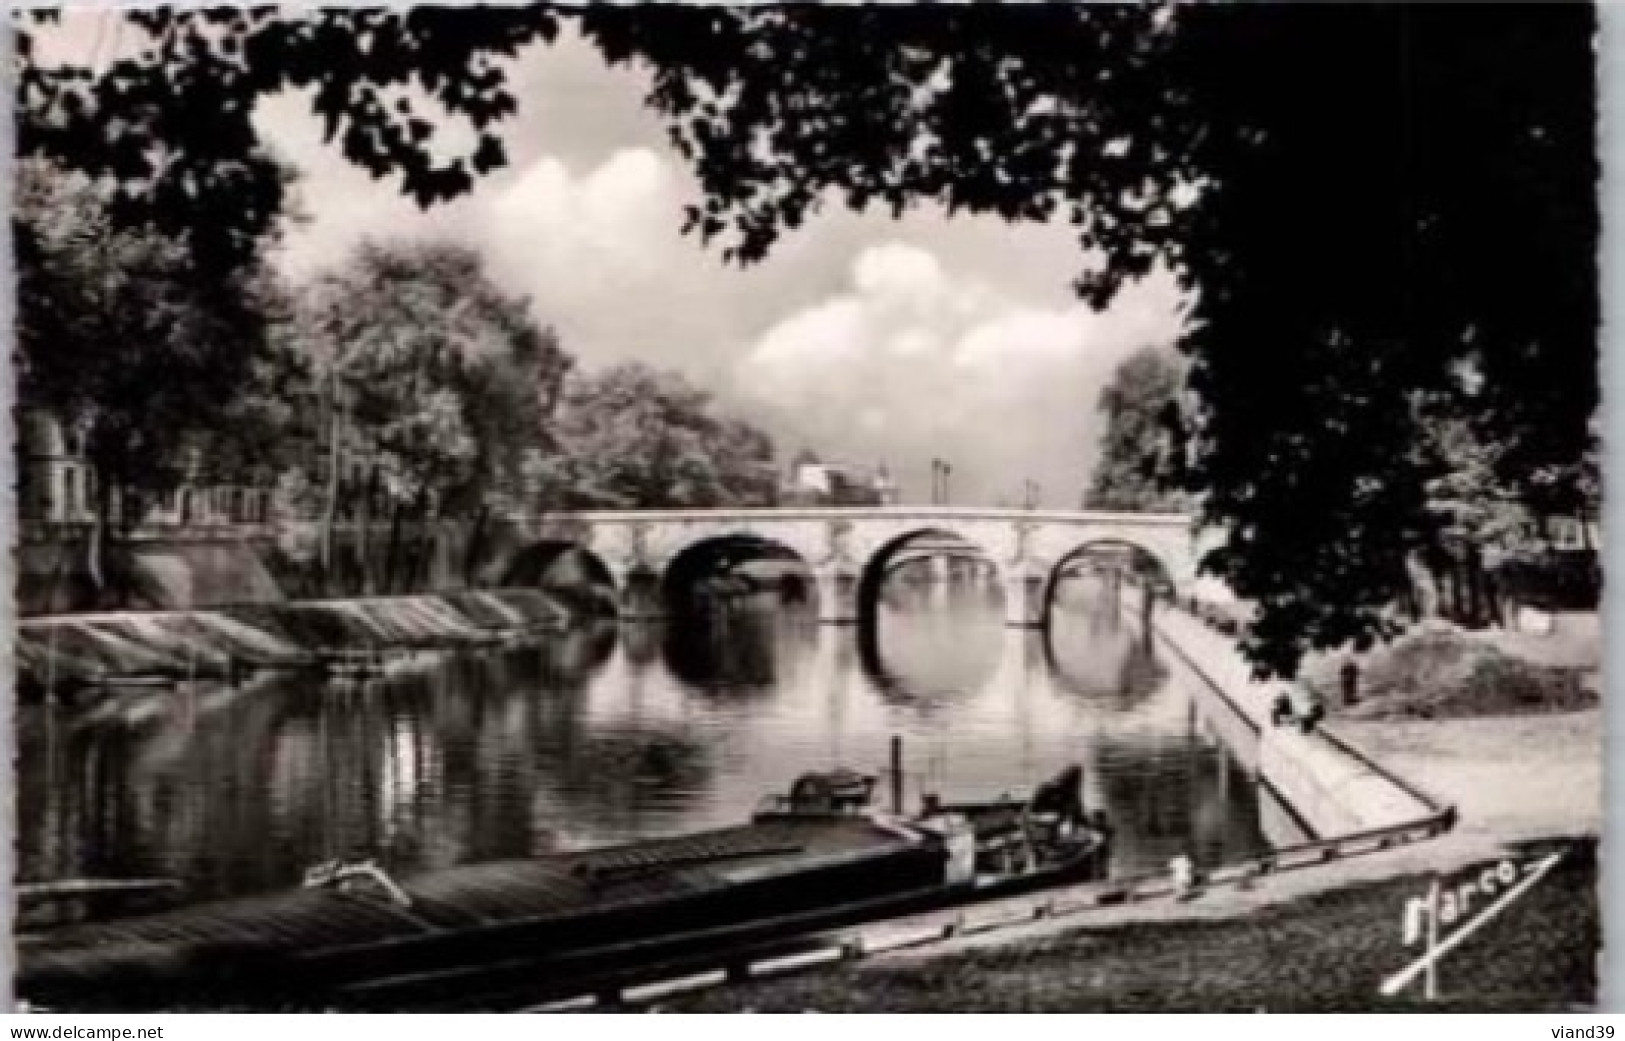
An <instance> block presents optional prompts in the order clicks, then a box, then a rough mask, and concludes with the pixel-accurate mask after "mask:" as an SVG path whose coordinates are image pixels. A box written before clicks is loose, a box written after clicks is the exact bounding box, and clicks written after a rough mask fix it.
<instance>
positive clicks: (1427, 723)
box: [1154, 609, 1604, 842]
mask: <svg viewBox="0 0 1625 1041" xmlns="http://www.w3.org/2000/svg"><path fill="white" fill-rule="evenodd" d="M1154 624H1155V627H1156V630H1157V633H1158V636H1159V637H1160V638H1161V639H1162V640H1163V641H1164V642H1165V644H1167V645H1169V646H1170V647H1171V650H1172V651H1173V652H1174V654H1173V657H1174V658H1175V659H1176V660H1183V661H1184V662H1185V663H1186V664H1187V665H1188V666H1194V667H1195V668H1197V669H1199V670H1200V671H1201V672H1203V673H1204V674H1205V675H1207V676H1208V677H1210V678H1211V679H1212V680H1213V681H1214V682H1215V683H1217V684H1219V685H1220V686H1221V687H1222V690H1223V691H1224V694H1225V697H1226V700H1227V701H1228V702H1229V703H1231V704H1233V705H1234V706H1235V707H1236V709H1237V710H1238V711H1240V712H1241V713H1243V714H1245V715H1246V716H1247V717H1248V718H1249V719H1251V720H1252V721H1253V723H1254V724H1255V725H1256V726H1258V727H1259V733H1260V735H1261V737H1262V736H1263V735H1269V737H1267V738H1265V739H1264V745H1263V746H1261V754H1260V769H1261V770H1266V769H1267V767H1268V766H1269V765H1270V764H1272V763H1273V764H1274V765H1275V766H1277V767H1279V766H1280V765H1281V764H1282V762H1283V760H1284V758H1286V757H1284V756H1282V755H1276V756H1274V757H1271V756H1268V755H1266V754H1264V751H1263V749H1264V748H1267V746H1268V744H1269V743H1270V742H1274V743H1276V744H1277V747H1278V748H1280V749H1282V750H1283V751H1287V750H1294V749H1296V750H1297V751H1302V750H1304V749H1305V748H1307V747H1308V746H1310V745H1312V744H1313V743H1314V741H1315V740H1316V739H1317V736H1316V735H1315V734H1311V735H1307V736H1305V735H1299V734H1297V733H1296V731H1295V730H1294V729H1293V728H1291V727H1271V726H1270V723H1269V719H1268V712H1269V706H1270V702H1271V701H1272V699H1273V696H1274V694H1275V692H1276V691H1278V690H1279V689H1281V688H1280V685H1278V684H1273V685H1272V684H1269V683H1261V682H1258V681H1255V680H1253V679H1252V678H1251V675H1250V673H1249V671H1248V669H1247V666H1246V664H1245V662H1243V660H1242V659H1241V656H1240V655H1239V654H1238V653H1236V650H1235V645H1234V641H1233V639H1232V638H1231V637H1229V636H1226V635H1225V634H1223V633H1222V632H1219V631H1216V630H1214V629H1213V628H1211V627H1209V626H1207V625H1205V624H1204V623H1203V622H1201V621H1200V620H1198V619H1196V618H1194V617H1193V616H1191V615H1189V614H1186V613H1184V612H1183V611H1179V610H1177V609H1176V610H1164V611H1159V612H1158V615H1157V618H1156V621H1155V623H1154ZM1338 711H1339V710H1338V708H1337V707H1335V706H1334V707H1333V710H1332V714H1331V716H1330V717H1329V718H1328V719H1327V720H1324V721H1322V722H1321V724H1320V725H1319V727H1317V732H1318V735H1319V737H1318V740H1320V741H1321V742H1322V743H1323V744H1328V745H1331V746H1333V747H1334V748H1340V749H1343V750H1345V751H1346V752H1347V753H1350V754H1352V756H1354V757H1355V758H1357V759H1359V760H1363V761H1365V762H1366V763H1369V764H1371V765H1372V767H1374V768H1377V769H1380V770H1381V771H1382V772H1384V773H1386V774H1387V775H1389V776H1390V777H1391V778H1393V779H1394V780H1395V783H1398V784H1403V785H1404V786H1406V787H1407V788H1409V789H1411V790H1413V791H1414V792H1416V793H1418V794H1421V795H1424V796H1425V797H1427V798H1429V799H1431V800H1433V801H1434V802H1436V803H1437V804H1440V805H1449V806H1452V807H1454V809H1455V811H1456V826H1455V828H1454V837H1455V838H1457V839H1460V840H1463V841H1469V842H1470V841H1473V840H1475V839H1487V840H1490V841H1493V842H1507V841H1518V840H1526V839H1539V838H1547V837H1551V836H1560V835H1597V834H1600V833H1601V828H1602V813H1603V803H1602V792H1603V734H1604V725H1603V719H1602V710H1601V709H1600V708H1587V709H1582V710H1579V711H1566V712H1548V713H1545V714H1518V715H1505V716H1478V717H1471V718H1454V719H1431V720H1417V719H1387V720H1359V719H1346V718H1341V717H1340V715H1339V714H1338ZM1316 762H1317V763H1318V762H1319V761H1318V760H1317V761H1316ZM1263 777H1264V780H1265V781H1266V782H1268V783H1271V784H1272V785H1274V784H1277V782H1278V781H1280V778H1279V777H1276V778H1272V777H1270V776H1269V774H1268V773H1267V772H1265V773H1264V774H1263ZM1513 777H1516V781H1515V782H1509V778H1513ZM1327 787H1328V789H1329V787H1330V786H1329V785H1328V786H1327ZM1350 796H1353V797H1354V798H1355V799H1357V800H1358V799H1363V797H1364V796H1363V791H1356V790H1355V789H1352V788H1348V789H1342V790H1341V792H1340V797H1343V798H1349V797H1350ZM1371 810H1373V811H1380V807H1379V806H1374V807H1372V808H1371ZM1349 812H1351V813H1359V812H1361V807H1359V806H1351V807H1350V810H1349ZM1367 812H1370V811H1367Z"/></svg>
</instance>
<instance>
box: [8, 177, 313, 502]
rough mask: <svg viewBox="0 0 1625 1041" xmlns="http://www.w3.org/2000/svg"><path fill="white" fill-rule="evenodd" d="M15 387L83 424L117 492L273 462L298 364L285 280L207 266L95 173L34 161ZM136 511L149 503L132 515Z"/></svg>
mask: <svg viewBox="0 0 1625 1041" xmlns="http://www.w3.org/2000/svg"><path fill="white" fill-rule="evenodd" d="M12 227H13V232H14V236H15V241H16V244H17V256H18V265H17V276H18V277H17V302H18V312H17V327H16V328H17V356H16V358H15V362H16V366H15V369H16V372H17V377H18V381H17V395H18V401H19V403H21V404H22V405H24V406H25V407H27V406H32V407H39V408H43V409H46V410H49V411H50V412H51V413H52V414H54V415H55V416H56V417H57V418H58V419H60V420H61V421H63V422H64V423H65V424H67V425H68V426H79V427H81V428H82V429H83V430H84V432H85V454H86V457H87V459H88V461H89V462H90V463H91V465H92V466H93V467H94V469H95V472H96V474H97V477H98V488H99V490H100V491H101V493H102V494H103V496H104V501H103V503H102V506H103V508H102V509H101V510H100V511H98V515H99V516H102V517H105V516H107V513H108V511H107V509H106V505H107V499H106V497H107V496H110V495H111V494H112V493H113V492H114V491H115V490H122V491H124V492H126V493H130V494H131V496H132V504H133V503H134V501H136V500H137V499H144V500H146V501H148V502H150V501H151V499H152V497H153V496H154V495H155V494H158V493H162V492H164V491H167V490H169V489H171V488H174V487H175V486H176V485H178V484H179V483H180V482H181V481H182V480H183V479H184V478H185V477H187V476H188V473H187V471H188V468H189V467H190V466H191V465H192V464H193V462H194V460H193V458H191V455H192V454H193V453H189V452H187V451H185V449H192V450H195V455H196V456H197V457H198V458H199V459H201V460H205V461H207V462H208V463H210V464H211V465H219V464H220V463H221V462H222V461H229V460H237V461H240V462H244V463H247V462H248V461H250V460H252V461H253V463H254V464H256V465H260V466H271V465H275V463H276V461H277V460H276V457H275V455H274V453H273V452H272V450H271V448H270V445H271V444H272V443H273V442H275V441H276V440H277V434H278V433H279V432H280V431H281V429H282V425H283V424H284V423H285V422H286V421H287V419H288V414H287V405H286V403H285V400H284V399H283V398H282V391H283V389H284V387H285V384H286V382H287V381H288V380H289V379H290V378H291V377H294V376H296V374H297V365H296V364H295V362H294V359H292V358H291V356H290V355H289V354H288V353H287V352H286V351H285V350H282V349H281V345H280V344H278V343H277V342H276V341H275V340H274V338H273V337H272V336H271V335H270V334H269V329H270V327H271V325H272V323H274V322H275V321H277V320H278V317H279V316H280V315H281V314H282V313H283V312H284V310H285V307H286V298H285V296H284V294H283V293H282V291H281V287H280V285H279V284H278V283H277V282H276V281H275V279H274V278H273V277H272V276H271V275H270V274H269V272H268V271H267V270H266V269H265V268H264V267H263V265H262V264H260V263H259V262H257V261H256V262H255V263H254V264H252V265H244V266H241V267H239V268H236V269H233V270H232V271H229V272H218V271H207V270H200V269H199V268H198V267H197V265H196V264H195V263H194V258H193V257H192V255H191V253H190V251H189V250H188V249H187V248H186V247H185V245H184V244H183V243H182V242H180V241H178V240H177V239H175V238H174V237H171V236H167V235H164V234H162V233H161V232H158V231H156V230H154V229H151V228H142V227H135V228H129V227H123V226H121V225H119V224H118V223H116V222H115V221H114V220H112V219H111V218H110V216H109V213H108V205H107V198H106V196H105V194H104V193H103V192H102V191H101V190H100V189H99V187H98V186H96V185H93V184H91V183H89V182H88V181H86V180H85V179H84V178H83V177H80V176H72V175H67V174H64V173H63V172H62V171H59V170H56V169H54V168H52V167H50V166H48V165H46V164H43V163H39V162H32V163H28V164H25V165H23V166H22V167H21V169H20V171H19V179H18V186H17V197H16V204H15V207H14V210H13V215H12ZM136 519H138V517H137V511H136V510H133V509H132V510H129V511H126V513H125V520H127V521H134V520H136Z"/></svg>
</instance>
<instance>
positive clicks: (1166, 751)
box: [18, 585, 1263, 895]
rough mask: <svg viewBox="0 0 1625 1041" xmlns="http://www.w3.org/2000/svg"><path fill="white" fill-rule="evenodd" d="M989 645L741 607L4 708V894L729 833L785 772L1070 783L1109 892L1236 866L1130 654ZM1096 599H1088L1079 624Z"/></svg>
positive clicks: (1165, 695) (1237, 795) (1103, 633)
mask: <svg viewBox="0 0 1625 1041" xmlns="http://www.w3.org/2000/svg"><path fill="white" fill-rule="evenodd" d="M1066 593H1067V595H1066V596H1065V597H1063V598H1061V600H1060V603H1059V606H1058V611H1057V615H1056V621H1055V624H1054V626H1053V627H1052V631H1051V632H1050V634H1049V635H1048V637H1045V636H1043V635H1040V634H1037V633H1029V632H1024V631H1021V630H1009V629H1006V628H1005V627H1004V626H1003V624H1002V615H1001V612H1000V610H999V605H998V603H997V600H996V599H991V600H990V598H989V596H988V595H987V590H986V589H985V588H982V587H979V586H974V585H968V586H966V587H964V588H950V589H947V590H939V591H935V592H929V593H927V594H925V595H924V596H923V598H922V599H919V600H916V599H912V598H911V599H909V600H908V601H907V602H902V603H894V604H893V605H892V606H886V605H883V606H882V607H881V608H880V610H879V616H878V620H877V624H876V626H875V627H874V629H873V630H872V631H870V632H869V633H868V634H867V635H865V634H863V633H860V632H858V631H855V630H854V629H853V628H841V627H828V626H819V625H817V624H815V622H814V620H813V617H812V615H811V614H810V612H809V611H807V610H805V609H783V608H781V607H779V606H776V605H775V604H774V603H773V602H772V601H771V600H766V601H760V602H758V600H759V598H752V600H751V602H750V603H748V604H744V605H741V606H740V607H739V608H738V609H736V610H732V611H730V612H728V613H727V614H726V616H725V617H714V618H711V619H709V620H696V619H690V620H689V621H687V622H686V623H683V624H680V625H666V626H659V625H647V626H635V625H627V626H624V627H620V628H619V629H617V628H616V627H615V626H613V625H609V626H601V627H596V628H592V629H588V630H583V631H580V632H576V633H572V634H570V635H568V636H565V637H561V638H557V639H553V640H549V641H547V642H545V643H541V644H537V645H532V646H526V647H523V648H516V649H513V650H511V651H507V652H503V653H496V654H483V655H469V656H463V657H455V658H450V659H446V660H443V661H440V662H438V663H425V665H424V666H423V667H422V668H421V669H419V670H417V671H414V672H412V673H409V674H406V675H398V676H393V677H390V678H388V679H386V680H383V681H379V682H374V683H368V684H365V685H362V686H360V687H353V688H349V689H343V688H337V687H331V686H324V685H321V684H317V683H314V682H312V681H309V680H305V679H298V678H293V677H280V678H273V679H262V680H259V681H256V682H255V683H254V684H251V685H248V686H245V687H243V688H240V689H237V690H230V689H225V688H215V689H205V690H199V691H197V692H195V694H194V695H192V696H181V695H174V694H166V695H152V696H143V697H140V698H133V699H127V700H125V701H122V702H118V703H107V704H105V705H103V706H102V707H100V708H99V709H97V710H96V711H95V712H87V713H80V714H78V715H75V714H73V713H71V712H68V711H66V710H51V711H47V710H45V709H43V708H24V709H21V710H19V734H20V738H21V753H22V755H21V760H20V764H19V767H20V768H19V781H20V793H19V794H20V800H19V814H20V823H21V834H20V841H19V845H18V851H19V855H20V865H21V874H22V877H24V878H26V879H45V878H62V877H70V876H81V875H102V876H151V875H161V876H170V877H178V878H181V879H184V880H185V881H186V882H187V883H188V885H189V886H190V887H191V889H192V891H193V892H194V893H196V894H198V895H221V894H227V893H239V892H251V891H257V890H264V889H269V888H274V887H278V886H283V885H288V884H290V883H292V882H294V881H296V880H297V879H298V877H299V876H300V874H301V873H302V871H303V869H304V868H305V867H306V866H307V865H309V864H311V863H313V862H315V861H318V860H321V859H324V858H328V857H333V856H341V855H350V856H358V855H365V856H376V857H378V858H379V859H380V860H381V861H382V862H384V863H385V864H386V865H387V866H388V867H389V868H390V869H391V870H395V871H400V872H409V871H412V870H417V869H424V868H434V867H440V866H446V865H450V864H454V863H460V862H467V861H472V860H481V859H488V858H494V857H507V856H521V855H527V854H532V853H536V852H541V851H544V850H551V849H558V848H569V847H577V846H581V845H588V844H596V843H604V842H614V841H621V840H625V839H630V838H635V837H641V836H647V835H656V834H671V833H675V832H681V831H686V830H692V829H696V828H702V827H709V826H719V825H725V824H731V823H735V822H737V821H739V820H741V819H743V818H745V817H746V816H748V814H749V813H750V811H751V808H752V807H753V806H754V804H755V802H756V800H757V799H758V797H759V796H760V795H761V794H762V793H764V792H767V791H772V790H777V789H780V788H782V787H783V786H784V785H785V784H786V783H787V782H788V781H789V780H790V779H792V778H793V777H794V776H795V775H796V774H797V773H799V772H801V771H803V770H807V769H815V768H825V767H829V766H832V765H836V764H850V765H855V766H858V767H861V768H869V769H876V768H879V767H880V766H881V764H883V763H884V761H885V759H886V754H887V744H888V742H889V740H890V738H891V736H892V735H893V734H899V735H902V737H903V738H904V746H905V753H906V757H907V772H908V776H907V779H906V781H907V783H906V788H907V791H908V793H909V797H910V799H911V800H912V799H913V798H916V797H917V796H918V794H919V793H921V792H922V791H927V790H935V791H943V792H947V793H951V794H953V795H955V796H963V797H967V798H978V797H991V796H995V795H997V794H999V793H1001V792H1005V791H1010V790H1013V789H1017V788H1023V787H1027V786H1030V785H1032V784H1035V783H1037V782H1039V781H1042V780H1044V779H1045V778H1047V777H1048V776H1050V775H1051V774H1052V773H1054V772H1056V771H1058V770H1059V769H1061V768H1063V767H1064V766H1066V765H1068V764H1069V763H1072V762H1077V763H1080V764H1081V765H1082V766H1083V767H1084V770H1085V794H1086V798H1088V799H1089V801H1090V802H1091V804H1092V805H1101V806H1103V807H1104V808H1105V809H1106V810H1107V812H1108V813H1110V814H1111V815H1112V817H1113V819H1114V820H1115V821H1116V823H1117V826H1118V829H1119V832H1118V835H1119V838H1118V848H1117V851H1116V854H1115V858H1114V859H1115V868H1116V869H1117V870H1119V871H1125V872H1127V871H1138V870H1145V869H1148V868H1151V867H1156V866H1160V865H1162V864H1164V863H1165V862H1166V860H1167V858H1168V857H1170V856H1173V855H1175V854H1178V853H1189V854H1192V855H1195V856H1196V857H1198V859H1201V860H1206V861H1212V860H1217V859H1221V858H1223V857H1226V856H1230V855H1234V854H1237V853H1241V852H1248V851H1253V850H1256V849H1258V848H1261V846H1262V842H1263V840H1262V838H1261V837H1260V834H1259V823H1258V813H1259V808H1258V805H1257V802H1256V796H1255V790H1254V786H1253V785H1252V784H1251V783H1250V781H1249V780H1248V778H1247V777H1246V776H1245V774H1244V773H1242V772H1241V771H1240V770H1239V769H1238V768H1237V767H1236V766H1235V764H1234V762H1233V761H1232V759H1231V757H1230V756H1229V755H1228V754H1227V752H1226V750H1225V749H1224V748H1223V747H1222V746H1221V745H1220V744H1219V743H1218V742H1217V741H1216V740H1214V739H1213V738H1212V737H1211V736H1210V733H1211V729H1210V728H1208V727H1205V726H1203V725H1202V723H1201V720H1200V719H1199V718H1197V717H1196V716H1195V715H1194V714H1193V709H1192V700H1191V698H1190V697H1189V696H1188V693H1187V692H1186V691H1184V690H1182V689H1180V688H1179V687H1178V686H1177V684H1175V683H1174V682H1172V681H1170V680H1169V679H1168V676H1167V674H1166V670H1164V669H1163V668H1162V667H1161V665H1160V663H1159V662H1157V660H1156V658H1155V656H1154V655H1153V654H1152V652H1151V650H1150V649H1149V648H1148V647H1147V646H1146V645H1145V644H1144V643H1143V642H1142V641H1140V640H1139V639H1137V638H1136V635H1135V633H1134V632H1132V631H1131V630H1130V629H1129V628H1126V627H1124V626H1123V625H1122V624H1121V623H1120V621H1118V619H1120V617H1121V616H1120V614H1118V613H1117V612H1116V611H1111V612H1106V611H1103V610H1099V609H1098V604H1095V605H1094V606H1091V604H1092V603H1094V601H1091V599H1090V598H1089V595H1088V591H1087V590H1082V591H1081V592H1080V591H1079V590H1068V591H1066ZM1095 599H1096V600H1098V597H1097V598H1095Z"/></svg>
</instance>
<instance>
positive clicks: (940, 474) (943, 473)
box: [931, 459, 954, 506]
mask: <svg viewBox="0 0 1625 1041" xmlns="http://www.w3.org/2000/svg"><path fill="white" fill-rule="evenodd" d="M953 469H954V468H953V467H952V466H949V465H948V462H947V460H945V459H932V460H931V505H933V506H946V505H948V475H949V474H951V473H953Z"/></svg>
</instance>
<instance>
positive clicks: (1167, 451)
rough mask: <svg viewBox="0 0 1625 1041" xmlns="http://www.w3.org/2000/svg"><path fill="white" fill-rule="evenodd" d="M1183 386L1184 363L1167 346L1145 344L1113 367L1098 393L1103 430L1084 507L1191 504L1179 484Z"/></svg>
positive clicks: (1150, 507) (1155, 507) (1156, 508)
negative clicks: (1110, 375) (1161, 348)
mask: <svg viewBox="0 0 1625 1041" xmlns="http://www.w3.org/2000/svg"><path fill="white" fill-rule="evenodd" d="M1184 387H1185V373H1184V366H1183V364H1181V361H1180V358H1179V356H1178V355H1177V354H1175V353H1174V352H1173V351H1171V350H1166V349H1163V350H1159V349H1157V348H1153V347H1147V348H1144V349H1142V350H1140V351H1137V352H1135V353H1134V354H1133V355H1131V356H1130V357H1129V358H1128V359H1127V360H1125V361H1124V362H1123V363H1122V364H1121V365H1119V366H1118V367H1117V371H1116V372H1115V373H1113V375H1112V381H1111V383H1109V384H1107V385H1106V387H1105V389H1104V390H1102V391H1101V392H1100V401H1099V403H1098V408H1099V411H1100V412H1101V413H1102V414H1103V415H1104V416H1105V418H1106V429H1105V431H1104V432H1103V433H1102V435H1101V439H1100V446H1099V452H1100V454H1099V458H1098V459H1097V461H1096V463H1095V469H1094V473H1093V474H1092V475H1091V476H1090V480H1089V487H1088V490H1087V491H1086V492H1085V493H1084V507H1085V508H1086V509H1094V510H1149V511H1170V512H1172V511H1179V510H1184V509H1187V508H1189V505H1190V504H1189V502H1188V501H1187V500H1186V498H1185V496H1183V495H1182V494H1181V493H1180V491H1179V488H1178V482H1179V481H1180V479H1181V474H1182V468H1181V462H1182V460H1181V458H1180V454H1181V452H1182V451H1183V448H1184V445H1183V442H1182V440H1181V439H1180V436H1179V434H1180V430H1181V429H1182V425H1181V423H1180V398H1181V395H1182V394H1183V392H1184Z"/></svg>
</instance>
